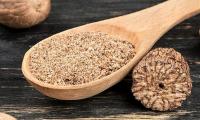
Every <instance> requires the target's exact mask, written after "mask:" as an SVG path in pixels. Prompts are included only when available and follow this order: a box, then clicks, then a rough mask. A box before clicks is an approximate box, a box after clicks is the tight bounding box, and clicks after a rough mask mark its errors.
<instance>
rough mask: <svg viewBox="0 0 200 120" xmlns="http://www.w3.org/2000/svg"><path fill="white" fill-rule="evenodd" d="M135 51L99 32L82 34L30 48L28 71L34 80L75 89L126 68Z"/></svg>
mask: <svg viewBox="0 0 200 120" xmlns="http://www.w3.org/2000/svg"><path fill="white" fill-rule="evenodd" d="M134 50H135V47H134V46H133V45H132V44H131V43H129V42H127V41H124V40H121V39H119V38H117V37H113V36H109V35H107V34H105V33H101V32H83V33H78V34H73V35H64V36H62V37H55V38H52V39H50V40H46V41H42V42H40V43H38V44H36V45H35V46H34V47H33V50H32V51H31V54H30V64H29V68H30V71H31V73H32V74H33V75H34V77H35V78H37V79H38V80H40V81H42V82H45V83H49V84H53V85H61V86H67V85H78V84H83V83H88V82H90V81H94V80H97V79H100V78H102V77H104V76H107V75H109V74H111V73H113V72H115V71H117V70H118V69H120V68H121V67H122V66H124V65H126V64H127V63H128V62H129V61H130V60H131V59H132V58H133V57H134V55H135V52H134Z"/></svg>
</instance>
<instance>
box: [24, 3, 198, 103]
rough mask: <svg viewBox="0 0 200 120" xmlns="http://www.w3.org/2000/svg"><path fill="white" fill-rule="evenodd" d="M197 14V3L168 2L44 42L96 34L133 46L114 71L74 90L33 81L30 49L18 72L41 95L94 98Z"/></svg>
mask: <svg viewBox="0 0 200 120" xmlns="http://www.w3.org/2000/svg"><path fill="white" fill-rule="evenodd" d="M198 13H200V0H168V1H166V2H163V3H161V4H159V5H156V6H154V7H151V8H148V9H145V10H142V11H139V12H136V13H132V14H128V15H124V16H121V17H116V18H112V19H108V20H103V21H100V22H95V23H91V24H87V25H83V26H80V27H76V28H73V29H70V30H66V31H64V32H61V33H58V34H56V35H53V36H51V37H49V38H47V39H45V40H49V39H54V38H56V37H62V36H63V35H66V34H69V33H78V32H86V31H100V32H104V33H108V34H110V35H114V36H118V37H121V38H123V39H125V40H127V41H129V42H131V43H132V44H134V45H135V46H136V55H135V57H134V58H133V59H132V60H131V61H130V62H129V63H128V64H127V65H125V66H124V67H122V68H121V69H119V70H118V71H116V72H114V73H112V74H111V75H108V76H106V77H104V78H102V79H99V80H94V81H92V82H89V83H85V84H81V85H75V86H57V85H50V84H47V83H43V82H41V81H39V80H37V79H36V78H35V77H34V76H33V75H32V74H31V72H30V70H29V59H30V53H31V51H32V49H30V50H29V51H28V52H27V53H26V54H25V56H24V60H23V63H22V71H23V74H24V76H25V78H26V79H27V81H28V82H29V83H30V84H32V85H33V86H34V87H35V88H36V89H37V90H39V91H40V92H41V93H43V94H45V95H47V96H49V97H53V98H57V99H62V100H77V99H84V98H88V97H91V96H94V95H96V94H98V93H100V92H102V91H104V90H106V89H108V88H110V87H111V86H113V85H115V84H116V83H118V82H119V81H120V80H122V78H123V77H125V76H126V75H127V74H128V72H129V71H130V70H131V69H132V67H133V66H134V65H135V64H136V63H137V62H138V61H139V60H140V59H141V58H142V57H143V56H144V55H145V54H146V53H147V52H148V51H149V50H150V49H151V48H152V46H153V45H154V44H155V42H156V41H157V40H158V39H159V38H160V37H161V36H162V35H163V34H164V33H166V32H167V31H168V30H170V29H171V28H172V27H174V26H175V25H177V24H178V23H180V22H182V21H183V20H185V19H187V18H189V17H192V16H194V15H196V14H198Z"/></svg>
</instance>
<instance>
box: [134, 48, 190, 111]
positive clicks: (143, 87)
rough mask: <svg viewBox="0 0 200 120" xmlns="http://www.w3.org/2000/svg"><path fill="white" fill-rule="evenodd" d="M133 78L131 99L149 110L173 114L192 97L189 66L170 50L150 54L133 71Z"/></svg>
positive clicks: (179, 55)
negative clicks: (168, 111) (169, 111)
mask: <svg viewBox="0 0 200 120" xmlns="http://www.w3.org/2000/svg"><path fill="white" fill-rule="evenodd" d="M132 77H133V85H132V92H133V95H134V96H135V98H136V99H137V100H139V101H141V103H142V104H143V105H144V106H145V107H146V108H151V109H152V110H157V111H167V110H173V109H175V108H177V107H179V106H181V104H182V102H183V101H184V100H185V99H186V97H187V96H189V95H190V94H191V89H192V81H191V78H190V73H189V66H188V64H187V62H186V61H185V60H184V58H183V57H182V55H181V54H180V53H178V52H176V51H175V50H174V49H171V48H157V49H154V50H152V51H150V52H149V53H148V54H147V55H146V56H145V57H144V58H143V59H142V60H141V61H140V62H139V63H138V64H137V66H136V67H135V68H134V70H133V74H132Z"/></svg>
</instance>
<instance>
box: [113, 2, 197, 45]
mask: <svg viewBox="0 0 200 120" xmlns="http://www.w3.org/2000/svg"><path fill="white" fill-rule="evenodd" d="M198 13H200V0H168V1H166V2H163V3H161V4H158V5H156V6H153V7H150V8H147V9H144V10H141V11H139V12H136V13H131V14H128V15H125V16H122V17H117V18H116V19H115V21H114V22H113V21H110V22H111V24H114V25H116V26H118V27H121V28H125V29H126V30H127V31H130V32H133V33H137V35H138V37H140V38H141V39H143V40H148V41H151V42H153V43H155V42H156V41H157V40H158V39H159V38H160V37H161V36H162V35H163V34H165V33H166V32H167V31H168V30H170V29H171V28H172V27H174V26H175V25H177V24H178V23H180V22H182V21H184V20H186V19H188V18H190V17H192V16H194V15H196V14H198Z"/></svg>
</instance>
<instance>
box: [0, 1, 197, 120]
mask: <svg viewBox="0 0 200 120" xmlns="http://www.w3.org/2000/svg"><path fill="white" fill-rule="evenodd" d="M163 1H164V0H156V1H155V0H54V1H52V2H53V3H52V12H51V14H50V16H49V18H48V19H47V20H46V21H45V22H43V23H42V24H40V25H39V26H36V27H33V28H30V29H24V30H13V29H9V28H7V27H4V26H0V56H1V57H0V112H6V113H8V114H11V115H13V116H14V117H16V118H18V119H20V120H21V119H22V120H23V119H24V120H34V119H35V120H40V119H58V120H60V119H119V120H122V119H168V118H172V119H185V120H187V119H200V104H199V103H200V96H199V94H200V53H199V52H200V37H199V36H198V29H199V28H200V22H199V21H200V16H196V17H193V18H191V19H189V20H187V21H185V22H183V23H181V24H180V25H178V26H176V27H175V28H173V29H172V30H171V31H169V32H168V33H167V34H166V35H165V36H163V37H162V38H161V39H160V40H159V41H158V43H157V44H156V45H155V46H154V47H172V48H175V49H176V50H177V51H179V52H181V53H182V54H183V56H184V57H185V58H186V59H187V60H188V62H189V65H190V69H191V77H192V80H193V90H192V95H191V96H190V97H189V98H188V99H187V101H185V102H184V104H183V107H181V108H179V109H177V110H175V111H172V112H153V111H151V110H149V109H145V108H144V107H143V106H142V105H141V104H140V103H139V102H138V101H136V100H135V98H134V97H132V94H131V89H130V87H131V76H130V75H128V76H127V77H126V78H125V79H124V80H123V81H122V82H120V83H119V84H117V85H116V86H114V87H113V88H111V89H109V90H107V91H105V92H103V93H101V94H99V95H97V96H94V97H92V98H89V99H85V100H81V101H59V100H55V99H51V98H48V97H45V96H43V95H41V94H40V93H39V92H37V91H36V90H35V89H33V87H31V86H30V85H29V84H28V83H27V82H26V81H25V80H24V77H23V75H22V73H21V69H20V67H21V62H22V57H23V55H24V53H25V52H26V51H27V50H28V49H29V48H30V47H31V46H32V45H34V44H36V43H37V42H39V41H40V40H42V39H44V38H46V37H48V36H51V35H52V34H55V33H57V32H61V31H63V30H66V29H69V28H72V27H76V26H80V25H83V24H86V23H90V22H95V21H99V20H103V19H107V18H111V17H115V16H119V15H124V14H127V13H131V12H134V11H138V10H141V9H143V8H146V7H149V6H152V5H155V4H158V3H160V2H163Z"/></svg>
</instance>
